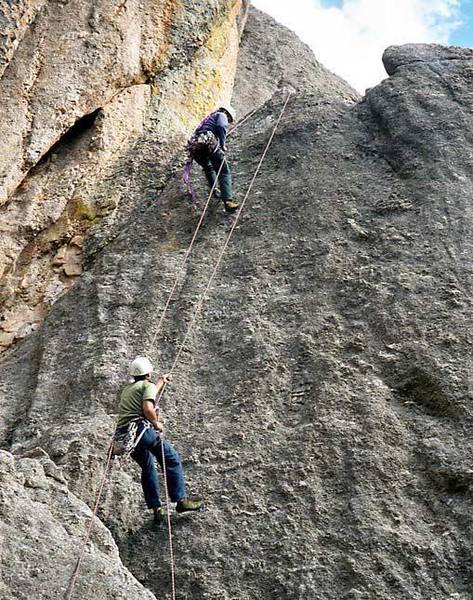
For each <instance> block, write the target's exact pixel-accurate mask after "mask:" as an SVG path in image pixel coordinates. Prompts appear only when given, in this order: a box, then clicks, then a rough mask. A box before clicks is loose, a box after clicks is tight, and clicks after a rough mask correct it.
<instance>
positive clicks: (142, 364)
mask: <svg viewBox="0 0 473 600" xmlns="http://www.w3.org/2000/svg"><path fill="white" fill-rule="evenodd" d="M128 372H129V373H130V375H131V376H132V377H138V376H139V375H148V373H152V372H153V365H152V364H151V361H150V360H149V358H146V356H137V357H136V358H135V360H134V361H133V362H132V363H131V365H130V368H129V370H128Z"/></svg>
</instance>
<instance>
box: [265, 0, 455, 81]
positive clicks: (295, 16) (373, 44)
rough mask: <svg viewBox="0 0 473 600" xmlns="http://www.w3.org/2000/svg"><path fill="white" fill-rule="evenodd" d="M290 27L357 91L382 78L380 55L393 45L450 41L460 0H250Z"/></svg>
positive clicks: (322, 61) (319, 58)
mask: <svg viewBox="0 0 473 600" xmlns="http://www.w3.org/2000/svg"><path fill="white" fill-rule="evenodd" d="M253 4H254V6H255V7H256V8H259V9H261V10H264V11H265V12H267V13H269V14H270V15H272V16H273V17H274V18H275V19H277V20H278V21H280V22H281V23H283V24H284V25H286V26H287V27H290V28H291V29H293V30H294V31H295V32H296V33H297V34H298V35H299V37H300V38H301V39H302V40H303V41H304V42H305V43H306V44H308V45H309V46H310V47H311V48H312V49H313V51H314V53H315V55H316V57H317V59H318V60H319V61H320V62H321V63H323V64H324V65H325V66H326V67H327V68H329V69H330V70H332V71H334V72H335V73H337V74H338V75H340V76H341V77H343V78H344V79H346V80H347V81H348V82H349V83H351V85H353V86H354V87H355V88H356V89H358V90H360V91H364V90H365V88H367V87H370V86H373V85H375V84H377V83H378V82H379V81H380V80H381V79H383V78H384V77H386V73H385V71H384V68H383V65H382V62H381V56H382V53H383V51H384V49H385V48H387V46H390V45H392V44H406V43H411V42H417V43H418V42H427V43H430V42H437V43H441V44H446V43H448V39H449V35H450V34H451V33H452V31H453V30H454V29H455V28H456V27H457V26H458V25H459V22H458V18H457V17H458V11H459V5H460V0H344V1H343V2H342V6H341V7H340V8H337V7H332V8H326V7H323V6H322V2H321V0H253Z"/></svg>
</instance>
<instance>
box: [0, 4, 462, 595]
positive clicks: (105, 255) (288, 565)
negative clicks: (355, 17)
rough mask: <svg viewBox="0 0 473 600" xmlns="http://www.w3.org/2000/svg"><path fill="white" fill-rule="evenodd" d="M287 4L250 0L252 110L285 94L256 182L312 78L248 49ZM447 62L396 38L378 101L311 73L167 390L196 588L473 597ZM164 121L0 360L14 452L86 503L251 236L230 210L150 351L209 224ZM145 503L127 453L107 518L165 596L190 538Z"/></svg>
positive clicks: (186, 571)
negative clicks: (114, 442) (141, 380)
mask: <svg viewBox="0 0 473 600" xmlns="http://www.w3.org/2000/svg"><path fill="white" fill-rule="evenodd" d="M266 19H267V18H266V17H262V16H260V14H259V13H256V12H252V13H251V14H250V17H249V21H248V30H247V32H249V33H248V34H247V37H246V38H245V41H244V43H245V51H244V53H243V54H242V55H241V59H240V67H239V68H240V75H239V76H238V77H237V81H238V86H240V87H239V88H238V87H237V88H236V93H237V97H236V98H235V104H237V105H238V104H239V103H240V104H239V106H240V108H241V110H242V111H244V112H245V111H248V110H252V109H253V108H254V107H255V104H257V102H259V101H263V100H264V101H265V103H264V104H263V105H261V106H259V107H258V109H257V110H256V112H255V113H254V115H253V116H252V117H251V118H249V119H248V120H247V121H246V122H245V123H244V124H243V125H242V126H241V127H239V129H238V130H237V131H236V132H235V134H234V135H233V136H232V138H231V142H230V144H229V145H230V155H229V157H230V158H229V160H230V161H231V164H232V168H233V173H234V176H235V184H236V189H237V195H238V196H239V197H242V196H243V194H244V192H245V191H246V189H247V186H248V185H249V182H250V180H251V178H252V176H253V173H254V169H255V168H256V165H257V163H258V160H259V158H260V156H261V153H262V151H263V149H264V147H265V144H266V142H267V140H268V138H269V136H270V134H271V132H272V129H273V126H274V124H275V122H276V118H277V115H278V114H279V112H280V110H281V108H282V105H283V102H284V101H285V99H286V94H287V87H288V86H287V81H286V79H287V78H286V74H287V73H288V72H289V71H291V69H292V68H293V67H292V65H291V63H290V62H288V61H285V62H284V65H282V64H281V71H280V72H279V73H280V76H277V69H278V68H279V67H278V66H277V65H275V64H274V63H273V62H271V60H270V61H269V66H268V69H269V70H270V72H271V74H272V75H271V77H269V76H262V75H261V76H260V74H261V73H264V64H263V63H258V64H253V65H252V63H251V60H249V59H248V54H253V53H254V54H255V55H257V53H258V52H259V49H260V47H261V38H260V35H261V31H262V24H264V23H265V22H267V20H266ZM271 27H272V29H271V38H273V37H275V36H276V33H277V36H281V37H284V36H289V34H287V32H279V28H278V27H276V26H275V25H271ZM251 32H254V36H255V37H254V38H252V34H251ZM287 39H290V38H289V37H288V38H287ZM268 43H269V42H268ZM253 44H254V46H253ZM296 44H297V43H296V42H295V41H294V43H293V47H294V48H296V47H297V45H296ZM303 52H305V50H303ZM445 52H447V51H446V50H443V49H442V50H440V49H438V48H436V47H429V48H428V49H425V48H423V49H422V53H423V54H422V55H423V56H426V57H428V58H427V59H426V61H424V60H418V58H417V57H418V56H419V53H421V51H420V50H419V49H418V48H417V47H413V50H412V53H410V50H409V48H404V49H391V50H389V54H388V55H387V56H391V58H390V59H389V60H391V64H392V65H395V64H396V61H398V59H397V58H395V56H396V55H397V56H402V57H403V58H402V62H403V64H404V65H407V63H411V64H409V65H408V66H401V64H400V63H399V66H393V69H394V71H395V73H394V75H393V76H392V77H391V78H389V79H387V80H386V81H384V82H383V83H382V84H381V85H379V86H377V87H376V88H373V89H372V90H371V91H370V92H369V93H368V94H367V95H366V97H365V98H364V99H362V100H360V101H356V100H355V98H356V97H355V95H354V94H353V95H352V92H351V91H350V90H349V88H348V87H347V86H346V85H345V84H344V83H343V82H340V81H337V80H336V78H335V77H334V76H333V78H332V76H331V75H330V74H329V73H328V72H326V71H324V70H322V69H321V68H320V67H319V66H318V65H317V64H316V63H314V70H313V71H310V72H309V73H307V76H306V77H303V76H302V74H301V76H300V79H299V80H298V82H297V86H296V85H294V87H295V88H296V89H297V93H295V94H293V96H292V97H291V99H290V101H289V103H288V107H287V110H286V113H285V115H284V117H283V119H282V121H281V124H280V126H279V129H278V132H277V135H276V137H275V139H274V142H273V145H272V146H271V149H270V152H269V153H268V155H267V158H266V161H265V163H264V165H263V169H262V171H261V174H260V176H259V177H258V179H257V181H256V184H255V187H254V190H253V192H252V194H251V196H250V198H249V200H248V205H247V206H246V207H245V210H244V212H243V214H242V216H241V220H240V222H239V224H238V226H237V228H236V230H235V233H234V237H233V239H232V243H231V245H230V247H229V249H228V252H227V254H226V257H225V262H224V265H223V267H222V269H221V271H220V274H219V278H218V281H217V282H216V284H215V286H214V288H213V290H212V293H211V296H210V297H209V299H208V301H207V302H206V304H205V309H204V311H203V314H202V315H201V317H200V319H199V320H198V322H197V324H196V326H195V327H194V328H193V330H192V332H191V335H190V336H189V338H188V339H187V343H186V346H185V351H184V353H183V355H182V357H181V361H180V363H179V365H178V369H177V371H176V373H175V380H174V382H173V385H172V386H171V388H170V389H169V391H168V396H167V398H166V399H165V403H164V408H165V412H166V417H167V423H168V426H169V430H170V434H171V436H172V440H173V442H174V443H175V444H176V446H177V447H178V448H179V449H180V451H181V453H182V456H183V460H184V464H185V469H186V474H187V479H188V485H189V491H190V492H198V493H200V494H202V495H203V497H204V498H205V501H206V505H207V510H206V512H204V513H201V514H199V515H194V516H193V517H190V518H187V517H179V516H177V515H172V520H173V531H174V550H175V556H176V577H177V578H176V581H177V585H178V590H179V597H180V598H182V599H184V598H186V599H189V600H190V599H192V600H199V599H204V598H207V599H209V598H238V599H239V600H243V599H248V598H261V599H266V598H267V599H268V600H269V599H270V598H271V599H272V598H288V599H289V598H291V599H293V598H321V599H327V600H328V599H335V598H337V599H339V598H347V599H348V598H352V599H354V598H357V599H360V598H379V599H386V600H388V599H389V600H393V599H394V598H396V599H397V598H419V599H420V598H431V599H433V600H437V599H438V600H444V599H445V598H452V599H453V598H457V599H458V598H464V599H466V598H468V597H469V594H470V586H471V583H470V582H471V576H472V565H471V560H470V557H471V553H472V550H473V548H472V546H473V539H472V537H471V534H470V530H469V525H468V524H469V521H470V514H471V503H472V493H471V490H472V487H471V486H472V478H473V475H472V471H471V461H472V458H473V457H472V449H471V444H470V443H469V431H470V430H471V425H472V410H471V398H470V395H471V386H470V385H469V366H468V361H467V359H466V357H467V356H468V349H469V347H470V345H471V339H470V332H469V329H468V327H467V324H468V320H469V316H470V308H469V304H468V303H469V291H470V290H469V282H470V279H469V277H470V272H469V269H470V262H469V260H468V257H469V256H471V240H470V237H469V236H468V235H467V232H468V231H469V230H470V229H471V221H472V215H471V207H470V204H469V202H470V200H469V199H470V198H471V192H472V185H473V181H472V175H471V167H470V164H469V161H468V153H469V152H470V150H471V135H472V123H471V120H468V119H467V116H468V113H469V111H470V112H471V95H470V94H471V91H470V87H469V81H470V78H471V69H472V60H471V57H470V56H469V54H468V53H465V54H464V55H463V56H462V58H461V59H459V60H454V61H448V62H445V63H444V62H443V58H442V57H443V56H444V53H445ZM455 52H457V51H455ZM436 53H437V54H436ZM409 56H413V57H414V56H415V57H416V59H415V60H412V61H410V60H409ZM433 56H437V57H438V60H437V62H438V63H439V64H440V67H439V66H438V65H436V67H435V69H433V68H432V66H431V65H432V64H433V63H434V62H435V60H433V59H432V57H433ZM304 57H306V55H304V56H303V57H302V58H301V61H305V60H306V59H305V58H304ZM307 61H309V58H308V57H307ZM305 64H307V65H309V62H307V63H305ZM242 67H243V68H244V69H245V72H246V75H245V76H243V77H242V76H241V68H242ZM248 67H249V68H248ZM186 68H187V67H186ZM189 68H190V67H189ZM438 68H441V74H440V75H439V73H438V72H437V71H438ZM250 69H254V74H253V76H252V74H251V71H250ZM286 69H288V70H289V71H287V70H286ZM307 69H309V66H307ZM436 69H437V70H436ZM252 77H253V80H254V100H253V103H252V99H251V97H250V95H249V93H248V85H247V83H245V82H248V81H250V80H251V78H252ZM291 79H294V78H293V77H292V76H291ZM271 80H273V81H278V82H279V81H280V82H281V85H280V86H279V87H273V86H272V84H271V83H270V82H271ZM258 81H261V89H260V88H259V87H258ZM304 81H306V84H304ZM324 81H327V85H325V84H324V83H323V82H324ZM305 85H306V87H305ZM322 88H323V90H324V91H323V93H322V91H320V90H321V89H322ZM173 89H174V91H175V92H176V96H175V98H181V96H180V92H179V93H178V90H179V89H180V90H182V89H183V88H182V87H181V88H179V86H178V88H173ZM238 90H241V91H238ZM239 93H241V94H242V98H240V97H239V96H238V94H239ZM270 94H271V97H270V98H269V95H270ZM183 97H186V96H185V95H184V96H183ZM180 106H181V107H184V106H185V103H184V101H182V102H181V104H180ZM171 109H174V105H172V104H170V105H169V109H168V110H169V111H171ZM180 110H181V112H180V113H179V114H184V112H185V111H184V108H182V109H180ZM147 114H149V115H150V116H149V118H148V120H147V121H146V123H145V127H144V129H143V134H142V135H141V136H140V138H139V140H138V142H137V143H136V145H135V146H134V148H133V151H132V152H129V153H125V154H124V155H123V156H122V158H121V159H120V160H119V161H117V163H116V165H115V166H116V171H115V172H114V171H113V170H111V173H112V174H113V176H112V177H111V178H109V179H106V180H104V181H102V182H100V185H98V186H97V188H96V190H95V191H94V198H95V199H96V201H97V202H99V201H100V202H101V201H103V200H104V199H105V198H109V197H112V198H113V197H114V195H115V194H116V195H117V196H120V197H122V196H123V195H126V199H127V201H126V203H124V202H118V203H117V204H116V210H112V211H111V212H110V213H109V214H107V215H105V216H104V217H103V218H102V219H101V220H100V221H97V222H96V224H95V225H94V227H93V228H89V229H88V230H87V231H86V232H85V233H84V235H85V236H86V239H85V241H84V243H83V244H82V248H83V252H84V256H83V265H84V266H85V270H84V272H83V273H82V274H81V276H80V277H78V279H77V281H76V283H75V285H74V286H72V287H71V288H70V289H69V290H68V291H67V293H64V294H63V295H62V296H61V297H60V298H59V299H58V300H57V301H56V302H55V303H54V305H53V306H52V308H51V310H50V312H49V314H48V316H47V318H46V320H45V322H44V323H43V324H42V325H41V326H40V327H38V328H37V330H36V331H35V332H34V333H32V334H30V335H27V336H26V337H25V338H24V339H23V340H22V341H20V342H19V343H17V344H16V345H15V346H14V347H12V348H11V349H10V350H8V352H7V353H5V354H4V356H3V358H2V361H1V363H0V365H1V370H2V377H1V380H0V381H1V383H0V392H1V396H0V398H1V401H0V414H1V416H2V419H3V423H2V428H1V431H2V435H3V439H4V440H5V442H4V447H5V448H7V449H8V450H9V451H10V452H13V453H14V454H15V455H16V456H17V457H21V456H27V455H29V453H31V452H39V450H38V448H41V449H43V451H44V452H46V453H47V455H48V457H49V460H51V461H52V462H53V463H54V465H56V467H57V468H60V469H61V472H62V476H63V477H64V478H65V480H66V481H67V486H68V489H69V490H70V493H71V494H75V495H76V496H77V497H80V498H81V500H83V501H86V502H87V503H88V504H89V505H91V503H92V501H93V498H94V497H95V494H96V491H97V486H98V480H99V478H100V469H101V466H102V465H103V458H104V453H105V450H106V448H107V443H108V440H109V436H110V434H111V432H112V431H113V423H114V412H115V411H116V401H115V394H116V391H117V389H118V388H119V386H120V384H121V383H122V382H123V381H124V379H125V374H126V368H127V365H128V362H129V360H130V358H131V357H133V356H134V355H136V354H138V353H147V354H149V355H150V357H151V358H152V359H153V360H154V361H155V362H156V363H157V365H158V369H159V370H165V369H167V368H169V365H170V364H171V363H172V360H173V358H174V356H175V352H176V349H177V347H178V345H179V343H180V341H181V340H182V339H183V336H184V334H185V332H186V331H187V327H188V325H189V323H190V320H191V315H192V309H193V307H194V306H195V303H196V301H197V299H198V297H199V295H200V294H201V293H202V291H203V290H204V288H205V285H206V283H207V280H208V277H209V275H210V271H211V269H212V267H213V264H214V261H215V258H216V255H217V254H218V252H219V251H220V249H221V248H222V245H223V243H224V240H225V238H226V235H227V232H228V226H227V224H226V221H225V216H224V214H223V211H222V210H221V207H220V206H218V205H214V206H212V207H211V209H210V212H209V214H208V215H207V218H206V220H205V224H204V226H203V229H202V231H201V233H200V235H199V237H198V240H197V244H196V247H195V250H194V252H193V254H192V257H191V260H190V261H189V263H188V264H187V266H186V268H185V270H184V272H183V273H182V274H181V279H180V282H179V285H178V290H177V292H176V296H175V299H174V301H173V302H172V304H171V308H170V312H169V314H168V316H167V319H166V321H165V322H164V328H163V330H162V331H161V332H159V335H158V337H157V340H156V344H155V345H152V341H153V339H154V336H155V333H156V327H157V322H158V318H159V316H160V314H161V310H162V308H163V306H164V303H165V300H166V298H167V295H168V293H169V291H170V289H171V287H172V284H173V282H174V279H175V277H176V276H178V274H179V273H180V269H181V264H182V259H183V256H184V254H185V250H186V248H187V245H188V243H189V241H190V238H191V236H192V232H193V230H194V228H195V226H196V224H197V220H198V217H199V215H197V214H195V212H193V211H192V210H191V209H190V207H189V206H188V204H187V203H186V202H185V201H184V195H183V192H182V189H181V184H180V181H179V177H178V175H176V176H175V177H174V176H172V174H171V173H170V172H169V171H166V169H163V170H159V171H158V172H156V170H155V169H154V162H153V163H152V164H151V165H150V158H149V156H150V152H149V150H150V148H155V146H153V145H152V141H151V140H152V139H153V136H154V135H155V132H156V131H160V132H161V131H162V129H160V127H162V125H161V124H160V123H159V121H158V120H156V121H154V120H153V118H152V116H153V115H156V113H147ZM168 114H171V113H170V112H169V113H168ZM183 119H184V117H183V118H182V120H180V121H179V122H180V125H179V127H182V130H184V129H185V127H184V126H183V125H182V123H183V122H184V121H183ZM459 122H460V123H462V126H461V127H459V126H458V123H459ZM190 126H191V123H189V127H190ZM154 127H156V128H157V129H154ZM163 156H164V155H159V154H157V160H159V161H161V159H162V157H163ZM160 164H164V165H168V164H169V163H168V162H166V159H165V160H164V162H163V163H160ZM175 164H176V166H177V164H178V163H177V162H176V163H175ZM158 178H162V181H161V182H160V183H159V185H158V184H157V182H156V180H157V179H158ZM130 179H132V182H133V183H132V184H130V182H129V180H130ZM200 183H202V181H200ZM157 189H159V192H160V193H159V202H155V201H154V200H155V198H154V195H153V194H154V193H155V192H156V190H157ZM151 191H152V193H151ZM198 195H199V198H201V199H202V198H204V195H205V187H203V185H202V186H201V187H198ZM71 244H72V242H71ZM65 256H66V255H60V256H58V258H57V260H58V261H62V260H64V258H65ZM60 264H62V265H64V264H66V263H65V262H64V263H60V262H59V263H58V266H59V265H60ZM10 460H12V459H10ZM17 460H20V461H21V460H32V459H27V458H23V459H20V458H17ZM35 464H36V463H35ZM142 509H143V505H142V499H141V495H140V489H139V474H138V472H137V470H136V467H135V466H134V465H133V464H129V463H125V464H123V465H122V466H121V468H118V467H114V469H113V471H112V475H111V478H110V484H109V485H108V486H107V492H106V497H105V499H104V501H103V503H102V505H101V510H100V517H101V520H102V522H103V523H104V524H105V525H106V526H107V527H108V529H109V530H110V531H111V532H112V533H113V535H114V538H115V541H116V544H117V546H118V548H119V551H120V557H121V560H122V561H123V563H124V564H125V565H126V566H127V567H128V569H129V570H130V571H131V572H132V573H133V575H134V576H135V577H136V578H137V579H138V580H139V581H140V582H141V583H142V584H143V585H144V586H145V587H146V588H147V589H148V590H150V592H151V593H154V594H155V595H156V596H157V597H162V596H165V595H166V594H169V591H170V576H169V562H168V559H167V555H166V552H165V551H164V550H163V549H165V548H166V543H167V541H166V540H167V532H166V529H162V530H159V529H158V530H156V531H152V530H151V529H150V528H149V526H148V525H147V522H146V517H145V516H144V515H143V512H142ZM29 510H30V509H28V511H29ZM33 546H34V542H33ZM150 548H152V549H156V551H150ZM92 551H93V552H94V553H98V549H97V548H95V544H94V550H92ZM7 559H8V560H9V561H12V560H13V559H12V558H11V557H7ZM114 565H115V566H116V563H114ZM72 566H73V565H72V564H71V569H72ZM94 568H95V567H94V564H87V565H84V569H83V571H82V573H81V581H82V583H81V585H84V586H87V585H88V584H90V582H91V581H95V579H96V571H94ZM114 568H115V567H114ZM116 568H119V567H118V566H117V567H116ZM44 586H45V587H47V584H46V583H45V584H44ZM85 590H86V591H85V592H83V594H82V597H83V598H89V597H94V598H101V597H103V598H105V597H108V596H106V595H101V594H102V592H101V591H100V592H99V593H95V595H93V596H91V595H90V592H89V591H88V590H89V588H87V587H86V588H85Z"/></svg>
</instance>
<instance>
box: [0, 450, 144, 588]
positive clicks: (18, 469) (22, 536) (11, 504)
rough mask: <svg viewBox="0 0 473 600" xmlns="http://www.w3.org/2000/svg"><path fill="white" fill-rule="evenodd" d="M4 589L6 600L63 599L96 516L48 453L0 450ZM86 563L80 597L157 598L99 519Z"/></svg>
mask: <svg viewBox="0 0 473 600" xmlns="http://www.w3.org/2000/svg"><path fill="white" fill-rule="evenodd" d="M0 484H1V488H0V490H1V491H0V532H1V537H2V546H1V548H0V557H1V567H0V573H1V577H0V592H1V595H2V598H5V599H7V598H11V599H13V598H38V600H52V599H53V598H64V597H65V592H66V589H67V587H68V584H69V580H70V575H71V565H74V564H75V562H76V561H77V559H78V558H79V553H80V550H81V548H80V546H78V540H79V539H81V538H84V537H85V535H86V529H87V527H88V525H89V522H90V519H91V518H92V512H91V510H90V509H89V507H88V506H87V505H85V504H84V503H83V502H81V501H80V500H78V499H77V498H76V497H74V495H73V494H71V493H70V492H69V490H68V488H67V483H66V481H65V479H64V477H63V476H62V474H61V472H60V470H59V469H58V468H57V466H56V465H55V464H54V463H53V462H52V461H51V460H49V459H48V458H47V457H42V458H22V459H16V460H15V458H14V457H13V456H12V455H11V454H9V453H7V452H3V451H1V450H0ZM94 525H95V526H94V530H93V533H92V539H91V542H90V543H89V544H88V546H87V548H86V552H85V554H84V558H83V562H84V567H85V568H86V569H87V572H88V573H89V574H90V577H89V578H88V579H84V578H81V579H79V580H78V581H77V584H76V586H75V588H74V590H75V592H74V593H75V597H77V598H111V597H113V598H123V599H125V598H127V599H129V600H134V599H136V600H138V599H140V600H142V599H146V600H152V599H154V598H156V596H154V595H153V594H151V593H150V592H149V591H148V590H146V589H145V588H143V586H142V585H140V584H139V583H138V581H137V580H136V579H135V578H134V577H132V576H131V574H130V573H129V571H128V570H127V569H125V567H124V566H123V565H122V563H121V561H120V558H119V555H118V548H117V546H116V544H115V542H114V541H113V538H112V536H111V535H110V532H109V531H108V530H107V529H106V528H105V527H104V526H103V524H102V523H101V522H100V521H99V520H98V519H95V523H94Z"/></svg>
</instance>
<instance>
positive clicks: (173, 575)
mask: <svg viewBox="0 0 473 600" xmlns="http://www.w3.org/2000/svg"><path fill="white" fill-rule="evenodd" d="M291 94H292V92H289V93H288V95H287V98H286V101H285V102H284V105H283V108H282V110H281V112H280V114H279V117H278V120H277V121H276V124H275V126H274V128H273V131H272V133H271V136H270V138H269V140H268V143H267V144H266V147H265V149H264V152H263V154H262V156H261V158H260V161H259V163H258V166H257V167H256V170H255V173H254V175H253V178H252V180H251V182H250V185H249V187H248V190H247V192H246V194H245V197H244V198H243V200H242V202H241V205H240V208H239V209H238V212H237V213H236V216H235V219H234V221H233V224H232V226H231V228H230V231H229V232H228V235H227V237H226V240H225V243H224V245H223V248H222V251H221V252H220V254H219V256H218V258H217V262H216V263H215V266H214V269H213V271H212V274H211V275H210V279H209V282H208V284H207V287H206V288H205V290H204V292H203V293H202V294H201V296H200V298H199V301H198V303H197V305H196V308H195V309H194V314H193V316H192V319H191V322H190V324H189V327H188V328H187V331H186V334H185V335H184V338H183V340H182V343H181V345H180V347H179V350H178V352H177V354H176V357H175V359H174V362H173V364H172V367H171V370H170V374H171V375H172V373H173V372H174V370H175V368H176V366H177V363H178V362H179V359H180V357H181V354H182V352H183V350H184V347H185V345H186V342H187V340H188V338H189V335H190V332H191V329H192V328H193V326H194V324H195V322H196V321H197V317H198V315H199V313H200V311H201V309H202V306H203V304H204V302H205V299H206V296H207V294H208V292H209V290H210V288H211V286H212V283H213V280H214V279H215V275H216V274H217V271H218V268H219V266H220V263H221V262H222V259H223V256H224V254H225V251H226V249H227V247H228V244H229V243H230V239H231V237H232V235H233V232H234V231H235V227H236V225H237V222H238V220H239V218H240V215H241V211H242V210H243V207H244V205H245V203H246V201H247V199H248V196H249V195H250V193H251V190H252V188H253V184H254V182H255V181H256V177H257V176H258V173H259V171H260V169H261V165H262V164H263V161H264V159H265V158H266V154H267V153H268V150H269V148H270V146H271V144H272V141H273V139H274V136H275V135H276V131H277V129H278V126H279V123H280V122H281V119H282V117H283V115H284V112H285V110H286V106H287V104H288V102H289V99H290V97H291ZM222 164H223V163H222ZM166 385H167V384H166V382H164V385H163V387H162V388H161V391H160V393H159V396H158V398H157V400H156V410H157V411H159V408H160V402H161V398H162V397H163V394H164V391H165V389H166ZM161 452H162V461H163V479H164V489H165V494H166V496H165V497H166V515H167V525H168V538H169V554H170V562H171V588H172V590H171V591H172V600H176V572H175V563H174V550H173V538H172V524H171V511H170V502H169V494H168V486H167V477H166V459H165V456H164V445H163V443H162V440H161Z"/></svg>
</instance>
